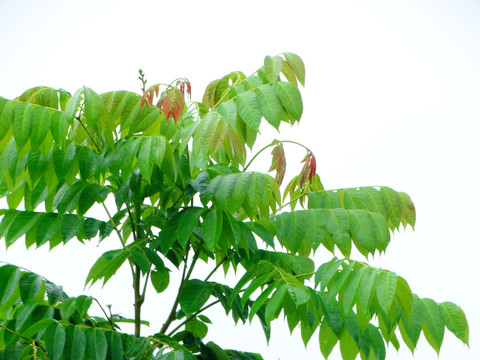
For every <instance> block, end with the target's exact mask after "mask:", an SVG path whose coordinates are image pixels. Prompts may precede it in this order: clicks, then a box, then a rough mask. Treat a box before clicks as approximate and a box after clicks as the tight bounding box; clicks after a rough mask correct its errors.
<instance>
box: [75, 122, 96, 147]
mask: <svg viewBox="0 0 480 360" xmlns="http://www.w3.org/2000/svg"><path fill="white" fill-rule="evenodd" d="M75 120H77V121H78V122H79V123H80V125H82V127H83V130H85V132H86V133H87V135H88V137H89V138H90V140H92V142H93V145H95V147H96V148H97V150H98V151H101V150H100V147H99V146H98V144H97V142H96V141H95V139H94V138H93V136H92V135H91V134H90V132H89V131H88V130H87V128H86V127H85V125H84V124H83V122H82V120H80V117H79V116H76V117H75Z"/></svg>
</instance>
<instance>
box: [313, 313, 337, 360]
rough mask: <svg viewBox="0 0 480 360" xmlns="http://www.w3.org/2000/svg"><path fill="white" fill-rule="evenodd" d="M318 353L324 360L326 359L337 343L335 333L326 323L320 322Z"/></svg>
mask: <svg viewBox="0 0 480 360" xmlns="http://www.w3.org/2000/svg"><path fill="white" fill-rule="evenodd" d="M318 337H319V343H320V351H321V352H322V355H323V356H324V357H325V359H328V357H329V355H330V354H331V353H332V350H333V348H334V347H335V345H336V344H337V342H338V338H337V336H336V335H335V333H334V332H333V331H332V329H330V326H328V324H327V322H326V321H322V323H321V325H320V332H319V335H318Z"/></svg>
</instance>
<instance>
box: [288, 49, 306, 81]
mask: <svg viewBox="0 0 480 360" xmlns="http://www.w3.org/2000/svg"><path fill="white" fill-rule="evenodd" d="M284 55H285V60H287V63H288V64H289V65H290V67H291V68H292V69H293V71H294V72H295V75H296V76H297V78H298V81H300V84H302V85H303V86H305V65H304V64H303V61H302V59H301V58H300V56H298V55H296V54H293V53H289V52H287V53H284Z"/></svg>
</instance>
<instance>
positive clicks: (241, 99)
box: [235, 91, 262, 131]
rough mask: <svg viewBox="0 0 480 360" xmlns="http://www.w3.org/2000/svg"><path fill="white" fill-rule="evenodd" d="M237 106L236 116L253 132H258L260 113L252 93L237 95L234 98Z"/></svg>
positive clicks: (255, 97)
mask: <svg viewBox="0 0 480 360" xmlns="http://www.w3.org/2000/svg"><path fill="white" fill-rule="evenodd" d="M235 103H236V104H237V108H238V114H239V115H240V117H241V118H242V119H243V121H244V122H245V123H246V124H247V125H248V126H249V127H250V128H251V129H253V130H255V131H258V129H259V127H260V121H261V118H262V113H261V110H260V104H259V103H258V100H257V96H256V95H255V93H254V92H253V91H247V92H244V93H241V94H238V95H237V97H236V98H235Z"/></svg>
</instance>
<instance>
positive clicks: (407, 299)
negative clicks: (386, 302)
mask: <svg viewBox="0 0 480 360" xmlns="http://www.w3.org/2000/svg"><path fill="white" fill-rule="evenodd" d="M395 298H396V299H397V302H398V304H399V305H400V308H401V309H402V311H403V313H404V314H405V315H406V316H407V318H410V316H411V314H412V310H413V296H412V291H411V290H410V286H409V285H408V283H407V282H406V281H405V279H404V278H402V277H400V276H397V290H396V293H395Z"/></svg>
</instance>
